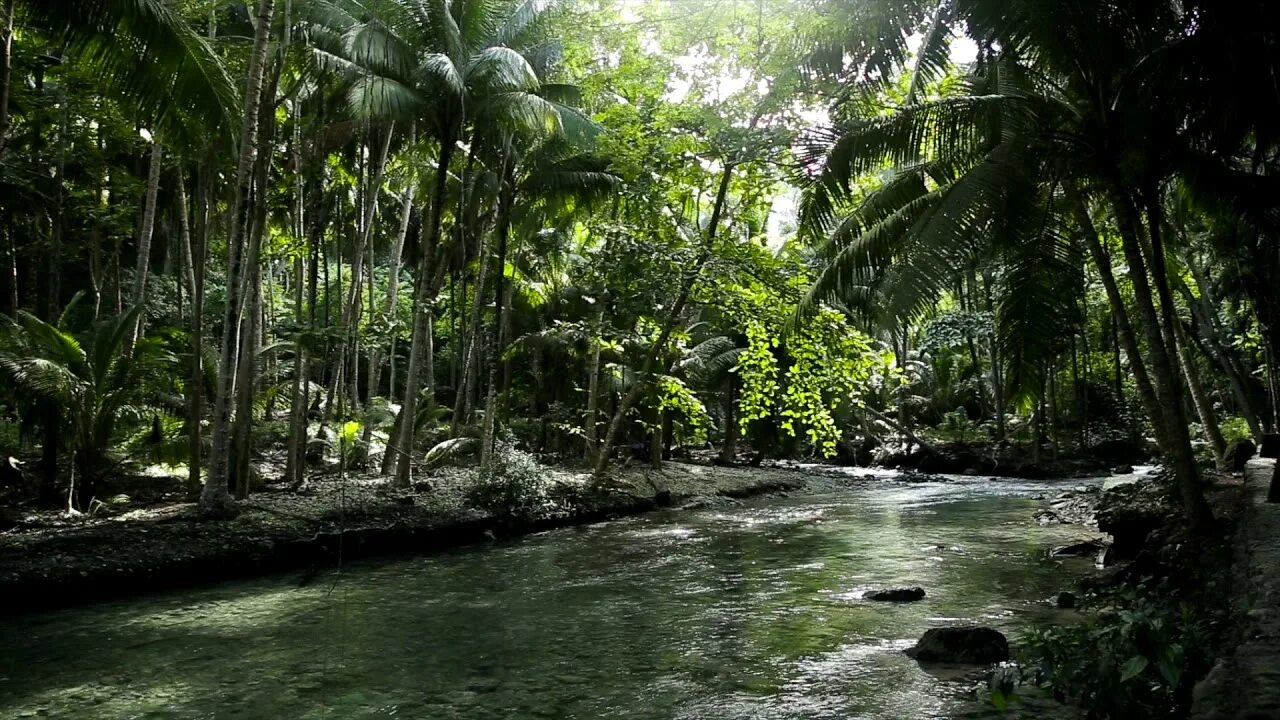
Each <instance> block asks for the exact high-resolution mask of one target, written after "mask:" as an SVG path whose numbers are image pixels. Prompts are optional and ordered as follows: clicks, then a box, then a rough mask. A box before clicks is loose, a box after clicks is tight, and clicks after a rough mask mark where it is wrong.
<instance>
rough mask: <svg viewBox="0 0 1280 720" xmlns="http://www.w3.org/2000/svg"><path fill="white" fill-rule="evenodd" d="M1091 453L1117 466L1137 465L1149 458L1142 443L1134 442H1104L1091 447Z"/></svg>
mask: <svg viewBox="0 0 1280 720" xmlns="http://www.w3.org/2000/svg"><path fill="white" fill-rule="evenodd" d="M1089 453H1090V454H1092V455H1093V456H1094V457H1096V458H1099V459H1101V460H1107V461H1110V462H1113V463H1115V464H1117V465H1124V464H1127V463H1137V462H1140V461H1141V460H1143V459H1144V458H1145V457H1146V456H1147V453H1146V450H1145V449H1144V448H1143V447H1142V443H1139V442H1136V441H1133V440H1104V441H1102V442H1100V443H1098V444H1096V445H1094V446H1092V447H1090V448H1089Z"/></svg>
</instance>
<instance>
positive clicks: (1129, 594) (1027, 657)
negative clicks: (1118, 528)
mask: <svg viewBox="0 0 1280 720" xmlns="http://www.w3.org/2000/svg"><path fill="white" fill-rule="evenodd" d="M1090 606H1091V607H1090V611H1091V613H1092V614H1093V617H1092V618H1091V619H1090V620H1089V621H1086V622H1083V623H1080V624H1076V625H1063V626H1050V627H1047V628H1041V629H1038V630H1034V631H1032V633H1031V634H1030V636H1029V637H1028V639H1027V650H1026V651H1025V653H1024V658H1023V660H1024V664H1023V666H1022V667H1023V669H1022V671H1021V672H1020V673H1016V674H1011V673H1009V672H1004V673H997V674H996V675H994V676H993V677H992V682H991V696H992V702H993V703H994V704H995V705H996V706H997V707H1004V706H1005V705H1006V704H1007V703H1008V702H1010V701H1011V700H1015V699H1016V692H1017V685H1018V683H1020V682H1021V683H1026V682H1031V683H1034V684H1036V685H1039V686H1041V687H1044V688H1046V689H1048V690H1050V691H1052V693H1053V695H1054V697H1055V698H1056V699H1058V700H1059V701H1062V702H1069V703H1071V704H1073V705H1076V706H1077V707H1079V708H1081V709H1082V710H1083V711H1084V712H1085V716H1086V717H1088V718H1091V719H1094V718H1097V719H1099V720H1101V719H1103V718H1125V719H1126V720H1130V719H1132V720H1147V719H1150V720H1156V719H1158V718H1173V717H1181V716H1182V714H1184V713H1185V711H1186V710H1187V704H1188V703H1189V702H1190V699H1191V686H1192V684H1193V683H1194V682H1195V680H1196V679H1197V678H1198V677H1199V676H1200V675H1201V674H1202V673H1203V670H1204V669H1205V667H1204V666H1205V663H1206V658H1205V656H1204V653H1203V650H1202V648H1203V647H1204V644H1205V642H1206V636H1205V635H1206V633H1205V624H1204V622H1203V621H1202V620H1201V618H1199V617H1197V616H1196V614H1195V613H1194V612H1193V611H1192V610H1191V609H1190V607H1189V606H1188V605H1186V604H1184V603H1180V602H1177V601H1175V600H1173V599H1171V598H1168V597H1159V596H1154V595H1151V594H1149V593H1147V592H1146V591H1144V590H1141V589H1137V590H1135V589H1125V590H1118V591H1111V592H1109V593H1107V594H1104V595H1100V596H1094V597H1093V598H1091V602H1090Z"/></svg>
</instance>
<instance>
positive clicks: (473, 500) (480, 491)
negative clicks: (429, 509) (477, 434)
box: [466, 436, 556, 523]
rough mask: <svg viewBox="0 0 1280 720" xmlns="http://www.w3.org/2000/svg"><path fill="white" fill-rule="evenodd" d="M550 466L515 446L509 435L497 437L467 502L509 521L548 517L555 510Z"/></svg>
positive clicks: (469, 490)
mask: <svg viewBox="0 0 1280 720" xmlns="http://www.w3.org/2000/svg"><path fill="white" fill-rule="evenodd" d="M550 490H551V484H550V483H549V482H548V480H547V469H546V468H545V467H543V466H542V465H541V464H540V463H539V462H538V461H537V459H535V458H534V457H533V456H532V455H530V454H529V453H527V452H524V451H523V450H520V449H518V448H516V446H515V441H514V440H513V439H512V438H511V437H510V436H506V437H502V438H499V439H497V440H496V441H495V443H494V448H493V455H492V457H491V458H490V459H489V465H488V467H486V468H483V469H482V470H481V471H480V476H479V478H477V480H476V482H475V484H473V485H472V486H471V487H469V488H468V489H467V494H466V497H467V502H469V503H470V504H471V505H473V506H474V507H476V508H478V509H480V510H484V511H485V512H488V513H491V514H493V515H494V516H496V517H497V518H499V519H500V520H502V521H504V522H508V523H519V522H530V521H533V520H538V519H541V518H545V517H548V516H550V515H551V514H553V513H554V512H555V510H556V503H555V501H554V499H553V498H552V497H551V492H550Z"/></svg>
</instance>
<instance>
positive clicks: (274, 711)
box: [0, 478, 1101, 720]
mask: <svg viewBox="0 0 1280 720" xmlns="http://www.w3.org/2000/svg"><path fill="white" fill-rule="evenodd" d="M1077 482H1082V481H1077ZM1093 482H1101V481H1100V480H1099V481H1093ZM1061 489H1063V485H1062V483H1056V484H1055V483H1038V482H1029V481H1000V482H991V481H979V480H976V479H973V478H964V479H958V480H957V481H956V482H951V483H936V484H935V483H925V484H911V485H908V484H900V483H894V482H887V481H878V482H870V483H867V484H865V485H860V486H857V487H854V488H852V489H848V490H843V491H840V492H836V493H830V494H824V495H812V494H801V495H797V496H794V497H788V498H781V499H778V498H774V499H761V500H756V501H748V502H745V503H742V504H739V505H732V506H728V507H721V508H712V509H704V510H691V511H670V512H660V513H652V514H648V515H644V516H640V517H634V518H629V519H624V520H618V521H615V522H609V523H603V524H598V525H592V526H587V527H580V528H570V529H564V530H556V531H552V532H547V533H543V534H540V535H536V536H533V537H528V538H524V539H522V540H519V541H514V542H510V543H502V544H495V545H492V546H489V547H473V548H464V549H460V550H457V551H453V552H448V553H443V554H436V555H432V556H427V557H414V558H400V559H390V560H382V561H377V562H362V563H349V564H347V565H346V566H345V567H343V568H341V570H340V571H338V572H333V573H328V574H325V575H322V576H320V577H319V578H317V579H315V580H314V581H313V582H311V583H309V584H306V585H305V586H302V587H299V583H298V577H297V576H276V577H270V578H262V579H256V580H249V581H244V582H237V583H231V584H222V585H219V586H217V587H211V588H200V589H194V590H187V591H180V592H170V593H163V594H156V595H151V596H142V597H138V598H131V599H126V600H120V601H116V602H108V603H102V604H97V605H91V606H88V607H81V608H73V609H67V610H58V611H53V612H49V613H44V614H36V615H28V616H24V617H21V618H17V619H13V620H9V621H6V622H3V623H0V717H4V718H16V717H48V718H75V719H76V720H98V719H103V720H105V719H107V718H111V719H113V720H114V719H117V718H146V719H148V720H153V719H154V720H159V719H162V718H164V719H175V720H176V719H196V718H200V719H210V720H212V719H215V718H216V719H218V720H222V719H224V718H227V719H229V718H237V719H241V718H244V719H255V720H256V719H259V718H261V719H263V720H268V719H269V720H283V719H286V718H290V719H291V718H305V719H308V720H309V719H312V718H334V719H336V720H337V719H340V720H355V719H362V718H388V717H402V718H415V719H416V718H432V719H435V718H468V719H482V718H484V719H487V718H493V719H497V718H511V719H515V718H582V719H592V718H636V719H644V720H660V719H662V720H665V719H668V718H672V719H674V718H679V719H689V720H693V719H698V720H704V719H705V720H718V719H722V718H723V719H728V718H735V719H737V718H760V719H769V720H775V719H784V718H787V719H789V718H797V719H798V718H805V719H806V720H813V719H820V718H832V719H835V718H840V719H842V720H843V719H850V718H865V719H867V720H872V719H874V720H899V719H914V718H958V717H969V716H973V715H975V714H976V715H982V714H983V713H984V711H983V710H982V709H981V707H980V706H978V704H977V703H975V702H973V701H971V700H966V699H965V698H964V697H963V695H962V693H960V692H959V691H958V690H957V687H956V684H955V683H954V682H949V681H948V680H946V679H945V678H944V677H941V676H939V675H936V674H931V673H930V672H927V671H926V670H924V669H921V668H920V666H918V665H917V664H916V662H915V661H913V660H911V659H909V658H907V657H906V656H905V655H903V654H902V652H901V651H902V649H903V648H905V647H907V646H909V645H911V644H912V643H913V641H914V640H915V639H916V638H918V637H919V636H920V634H921V633H922V632H923V631H924V630H925V629H927V628H929V627H933V626H939V625H947V624H966V623H974V622H976V623H982V624H987V625H992V626H995V627H998V628H1000V629H1002V630H1003V631H1004V632H1006V634H1009V635H1010V636H1011V637H1012V638H1015V639H1016V637H1017V635H1018V633H1019V631H1020V629H1021V628H1023V627H1025V626H1026V624H1027V623H1028V622H1029V621H1031V620H1034V619H1037V618H1045V617H1050V616H1052V614H1053V613H1055V612H1058V611H1055V610H1053V609H1052V606H1051V603H1050V599H1051V598H1052V596H1053V595H1055V594H1056V593H1057V592H1058V591H1059V590H1062V589H1064V588H1066V587H1067V586H1069V585H1070V584H1071V583H1072V581H1073V580H1074V577H1075V576H1076V575H1078V574H1079V572H1081V571H1082V570H1083V568H1084V567H1086V565H1084V564H1078V563H1084V562H1085V561H1067V563H1068V565H1069V566H1068V567H1067V568H1064V567H1063V565H1062V562H1061V561H1055V560H1049V559H1047V558H1046V551H1047V549H1048V548H1049V547H1050V546H1052V545H1055V544H1064V543H1067V542H1073V541H1076V540H1080V539H1085V538H1089V537H1093V536H1094V533H1091V532H1090V531H1089V530H1088V529H1087V528H1080V527H1072V526H1057V527H1039V526H1037V525H1036V524H1035V523H1034V522H1033V521H1032V520H1031V514H1032V512H1033V511H1034V510H1035V509H1036V508H1037V507H1040V506H1041V505H1042V504H1043V503H1042V502H1040V501H1037V499H1036V497H1037V496H1040V495H1044V494H1047V493H1051V492H1055V491H1059V490H1061ZM894 585H920V586H922V587H924V588H925V589H926V591H927V593H928V597H927V598H926V599H925V600H924V601H922V602H918V603H911V604H884V603H871V602H866V601H863V600H861V599H860V598H859V595H860V593H861V592H862V591H863V590H865V589H867V588H871V587H880V586H894Z"/></svg>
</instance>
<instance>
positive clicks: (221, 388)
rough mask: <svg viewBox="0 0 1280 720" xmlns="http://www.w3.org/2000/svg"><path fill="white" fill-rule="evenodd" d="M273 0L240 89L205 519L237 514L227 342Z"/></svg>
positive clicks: (262, 1) (261, 17)
mask: <svg viewBox="0 0 1280 720" xmlns="http://www.w3.org/2000/svg"><path fill="white" fill-rule="evenodd" d="M274 9H275V0H258V8H257V18H256V22H257V24H256V27H255V30H254V38H253V52H252V54H251V55H250V56H249V77H248V80H247V82H246V83H245V101H244V122H243V125H242V127H241V130H240V156H239V159H238V161H237V164H236V186H235V195H234V197H233V200H232V204H231V228H230V232H229V233H228V235H227V300H226V310H225V311H224V314H223V323H222V340H221V342H220V350H221V354H220V356H219V358H218V391H217V394H216V395H215V399H214V412H213V429H212V436H213V440H212V452H211V457H210V460H211V462H210V466H209V477H208V479H207V480H206V481H205V484H204V491H203V492H202V493H201V496H200V510H201V512H202V513H203V514H205V515H209V516H229V515H234V514H235V512H236V507H235V501H234V500H232V498H231V495H230V493H228V492H227V476H228V471H229V469H230V468H229V466H228V459H229V458H228V451H229V450H230V441H231V408H232V405H233V398H232V397H231V385H232V380H231V378H232V375H233V373H234V372H235V357H234V350H233V347H232V339H233V338H234V337H235V335H236V328H235V326H236V324H237V323H236V320H237V313H238V309H239V305H240V292H239V287H240V284H241V276H242V274H243V269H242V267H241V260H242V257H241V256H242V255H243V254H244V253H243V252H242V251H243V249H244V247H243V245H244V240H245V235H246V234H247V231H248V226H249V221H250V218H251V216H252V213H251V208H250V205H249V192H250V189H251V187H252V184H253V167H254V161H255V160H256V159H257V156H258V111H259V107H260V105H261V102H262V79H263V75H264V74H265V73H264V71H265V69H266V64H267V51H268V50H269V42H270V37H271V16H272V12H273V10H274Z"/></svg>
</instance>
